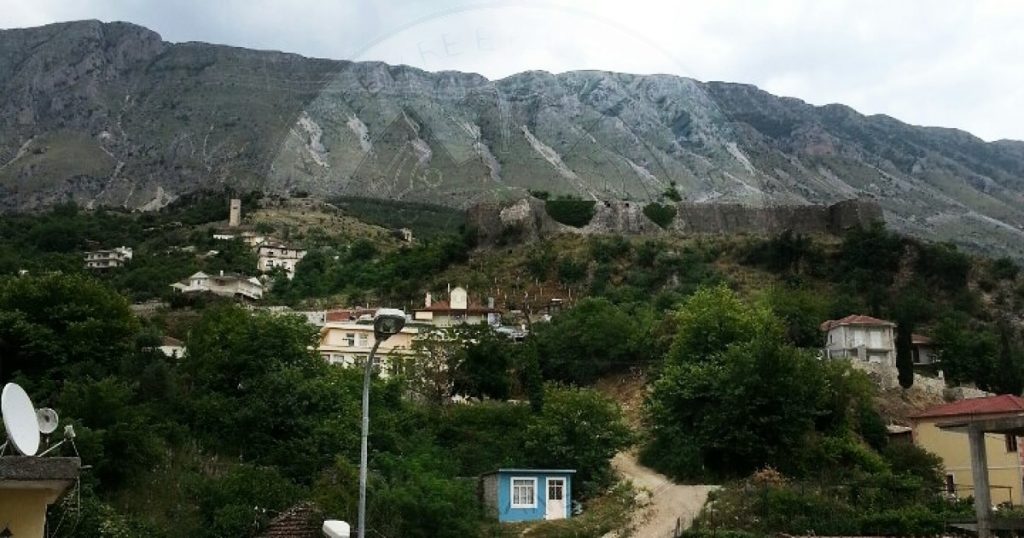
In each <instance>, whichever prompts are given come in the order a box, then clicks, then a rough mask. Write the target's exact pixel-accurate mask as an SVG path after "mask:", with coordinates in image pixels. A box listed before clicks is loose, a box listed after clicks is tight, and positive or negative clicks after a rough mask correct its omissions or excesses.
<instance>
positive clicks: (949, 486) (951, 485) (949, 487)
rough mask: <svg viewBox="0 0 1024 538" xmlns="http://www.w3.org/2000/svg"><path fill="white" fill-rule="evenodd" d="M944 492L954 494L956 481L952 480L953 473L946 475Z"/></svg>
mask: <svg viewBox="0 0 1024 538" xmlns="http://www.w3.org/2000/svg"><path fill="white" fill-rule="evenodd" d="M946 493H948V494H950V495H955V494H956V483H955V482H954V481H953V475H951V474H947V475H946Z"/></svg>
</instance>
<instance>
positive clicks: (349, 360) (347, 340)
mask: <svg viewBox="0 0 1024 538" xmlns="http://www.w3.org/2000/svg"><path fill="white" fill-rule="evenodd" d="M363 318H364V319H359V320H354V321H328V322H327V323H326V324H325V325H324V326H323V328H322V329H320V346H319V351H320V356H321V357H323V358H324V360H326V361H327V362H329V363H331V364H340V365H342V366H362V365H363V364H365V362H364V361H366V358H367V357H368V356H369V355H370V349H371V348H372V347H373V344H374V342H375V341H376V339H375V338H374V336H373V319H372V318H371V317H370V316H363ZM420 328H421V327H420V326H419V325H418V324H413V323H407V324H406V326H405V327H403V328H402V331H401V332H400V333H398V334H396V335H393V336H391V337H389V338H388V339H387V340H385V341H383V342H381V344H380V348H378V349H377V357H378V358H379V360H380V373H381V377H387V376H388V375H390V374H393V373H396V372H397V371H398V369H399V368H400V367H401V363H400V362H398V361H399V359H400V358H401V357H402V356H412V355H413V354H414V353H415V352H414V350H413V347H412V343H413V340H414V339H415V338H416V336H417V335H418V334H419V332H420Z"/></svg>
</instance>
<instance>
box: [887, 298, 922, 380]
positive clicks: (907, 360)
mask: <svg viewBox="0 0 1024 538" xmlns="http://www.w3.org/2000/svg"><path fill="white" fill-rule="evenodd" d="M926 297H928V293H927V291H926V290H925V289H924V288H923V287H921V285H920V284H917V283H913V284H910V285H907V286H904V287H902V288H900V289H899V290H898V291H897V293H896V296H895V298H894V300H893V307H892V310H893V315H894V317H895V318H896V369H897V372H898V376H897V377H898V379H899V382H900V386H902V387H903V388H905V389H909V388H910V387H911V386H913V384H914V357H913V352H914V344H913V337H914V328H915V327H916V326H917V324H918V323H920V322H921V321H923V320H925V319H927V318H928V317H929V315H930V313H931V303H930V301H929V300H928V299H926Z"/></svg>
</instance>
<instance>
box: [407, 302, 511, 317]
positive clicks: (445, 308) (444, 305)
mask: <svg viewBox="0 0 1024 538" xmlns="http://www.w3.org/2000/svg"><path fill="white" fill-rule="evenodd" d="M415 311H416V312H465V313H467V314H489V313H491V312H498V309H496V308H488V307H486V306H483V305H480V304H470V305H469V308H452V306H451V305H450V304H448V301H434V302H432V303H430V306H428V307H425V308H417V309H416V310H415Z"/></svg>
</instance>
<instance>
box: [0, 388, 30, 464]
mask: <svg viewBox="0 0 1024 538" xmlns="http://www.w3.org/2000/svg"><path fill="white" fill-rule="evenodd" d="M0 411H2V412H3V417H4V428H6V429H7V438H8V439H10V441H11V444H12V445H14V448H15V450H17V451H18V452H20V453H22V454H24V455H26V456H35V455H36V452H38V451H39V422H38V421H37V420H36V409H35V408H34V407H32V400H31V399H30V398H29V397H28V394H27V393H25V389H23V388H21V387H20V386H18V385H17V384H15V383H8V384H6V385H4V390H3V393H0Z"/></svg>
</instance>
